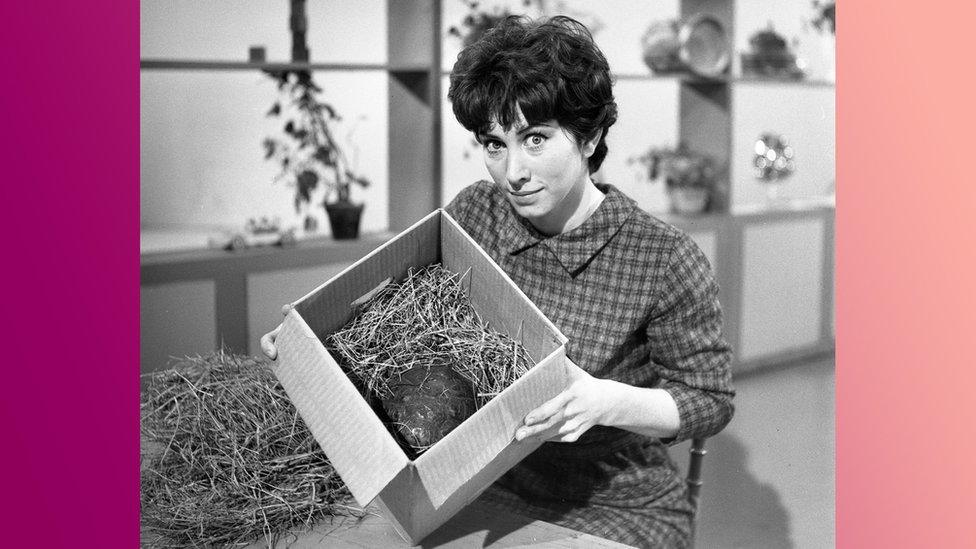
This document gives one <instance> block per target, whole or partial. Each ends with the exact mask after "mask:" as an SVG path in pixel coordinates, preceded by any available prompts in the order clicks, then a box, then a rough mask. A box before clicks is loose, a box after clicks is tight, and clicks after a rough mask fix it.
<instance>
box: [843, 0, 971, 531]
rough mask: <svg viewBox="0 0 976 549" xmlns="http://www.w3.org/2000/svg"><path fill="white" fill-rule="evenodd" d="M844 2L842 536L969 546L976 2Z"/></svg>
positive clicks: (848, 0)
mask: <svg viewBox="0 0 976 549" xmlns="http://www.w3.org/2000/svg"><path fill="white" fill-rule="evenodd" d="M838 4H839V6H838V7H839V10H838V19H837V20H838V24H839V29H838V31H839V35H838V43H837V51H838V78H837V80H838V85H837V106H838V109H837V128H838V135H837V174H838V176H837V179H838V181H837V189H838V198H837V214H838V215H837V262H836V265H837V304H838V306H837V483H838V486H837V542H838V543H837V545H838V547H973V543H976V524H974V520H973V511H974V509H976V482H974V480H976V467H974V460H973V449H974V446H976V439H974V437H973V434H974V433H976V428H974V426H973V424H974V420H976V415H974V413H973V412H974V407H973V402H974V401H976V398H974V396H973V394H974V391H976V352H974V351H973V350H971V349H969V344H970V343H972V342H973V341H974V339H976V291H974V290H976V284H974V281H976V254H974V250H976V243H974V241H976V230H974V229H976V186H974V183H976V177H974V175H973V159H974V157H976V155H974V153H973V144H974V140H973V130H974V126H976V116H974V115H976V109H974V104H976V103H974V101H973V82H974V77H973V74H972V70H971V68H964V67H972V65H973V60H972V56H973V55H972V54H973V51H974V50H976V46H974V43H976V42H974V39H973V37H974V35H976V23H974V22H976V7H974V5H973V4H972V3H969V2H923V3H919V2H904V3H902V2H857V1H850V0H842V1H841V2H839V3H838Z"/></svg>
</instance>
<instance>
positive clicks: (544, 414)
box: [525, 391, 570, 425]
mask: <svg viewBox="0 0 976 549" xmlns="http://www.w3.org/2000/svg"><path fill="white" fill-rule="evenodd" d="M569 399H570V394H569V392H568V391H563V392H561V393H559V394H558V395H556V396H554V397H553V398H551V399H549V400H547V401H546V402H545V403H544V404H542V406H539V407H538V408H536V409H535V410H532V411H531V412H529V413H528V414H527V415H526V416H525V424H526V425H535V424H539V423H546V422H548V421H549V420H551V419H552V418H553V416H555V415H556V414H557V413H559V412H561V411H562V410H563V408H565V407H566V403H568V402H569Z"/></svg>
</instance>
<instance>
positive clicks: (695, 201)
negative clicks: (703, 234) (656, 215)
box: [668, 187, 708, 214]
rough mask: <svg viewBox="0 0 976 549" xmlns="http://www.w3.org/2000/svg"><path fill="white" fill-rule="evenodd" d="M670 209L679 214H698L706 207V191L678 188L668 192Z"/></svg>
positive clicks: (693, 188)
mask: <svg viewBox="0 0 976 549" xmlns="http://www.w3.org/2000/svg"><path fill="white" fill-rule="evenodd" d="M668 195H670V197H671V209H672V210H674V212H675V213H679V214H699V213H702V212H704V211H705V208H707V207H708V189H702V188H698V187H678V188H675V189H671V190H670V191H669V192H668Z"/></svg>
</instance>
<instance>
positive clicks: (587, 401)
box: [515, 373, 613, 442]
mask: <svg viewBox="0 0 976 549" xmlns="http://www.w3.org/2000/svg"><path fill="white" fill-rule="evenodd" d="M584 374H585V373H584ZM606 384H607V380H603V379H598V378H595V377H593V376H591V375H589V374H585V375H583V377H580V378H579V379H577V380H576V381H574V382H573V383H572V384H570V386H569V387H568V388H566V390H565V391H563V392H562V393H559V394H558V395H556V396H555V397H554V398H552V399H551V400H549V401H548V402H546V403H545V404H543V405H542V406H539V407H538V408H536V409H535V410H532V411H531V412H529V413H528V415H526V416H525V424H524V425H523V426H522V427H519V428H518V430H516V431H515V440H516V441H521V440H525V439H526V438H528V437H538V438H539V439H540V440H543V441H546V440H555V441H559V442H576V440H578V439H579V437H580V436H581V435H582V434H583V433H585V432H586V431H588V430H589V429H590V427H593V426H594V425H603V424H605V420H606V416H607V415H608V414H609V413H610V409H611V408H612V406H613V402H612V400H611V396H610V395H611V392H610V391H608V390H607V388H608V387H607V385H606Z"/></svg>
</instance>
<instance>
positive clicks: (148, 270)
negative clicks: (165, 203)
mask: <svg viewBox="0 0 976 549" xmlns="http://www.w3.org/2000/svg"><path fill="white" fill-rule="evenodd" d="M392 236H393V235H392V234H391V233H385V232H384V233H376V234H366V235H362V236H361V237H360V238H358V239H355V240H335V239H333V238H331V237H326V236H322V237H315V238H309V239H306V240H300V241H299V242H298V243H296V244H295V245H294V246H286V247H280V246H260V247H255V248H248V249H245V250H240V251H229V250H218V249H212V248H197V249H187V250H182V251H166V252H154V253H142V254H141V256H140V261H139V266H140V273H141V278H142V283H143V284H160V283H170V282H178V281H183V280H197V279H206V278H215V277H218V278H219V277H221V276H230V275H233V274H235V273H236V274H241V273H253V272H266V271H279V270H287V269H295V268H304V267H309V266H313V265H322V264H328V263H342V262H352V261H356V260H358V259H360V258H362V257H363V256H365V255H366V254H368V253H369V252H370V251H372V250H373V249H375V248H376V247H378V246H380V245H381V244H383V243H384V242H386V241H387V240H389V239H390V238H391V237H392Z"/></svg>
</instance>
